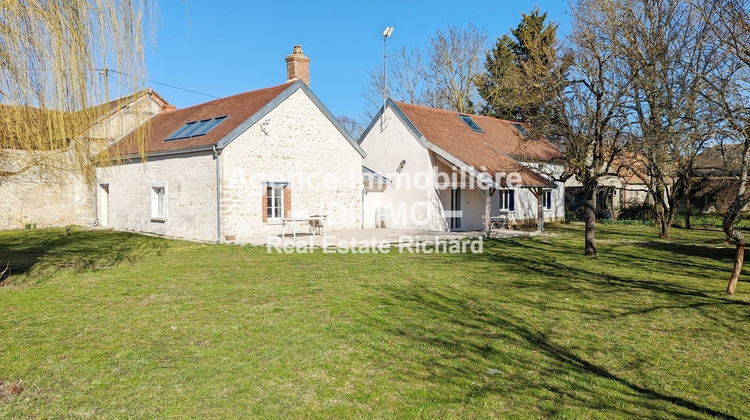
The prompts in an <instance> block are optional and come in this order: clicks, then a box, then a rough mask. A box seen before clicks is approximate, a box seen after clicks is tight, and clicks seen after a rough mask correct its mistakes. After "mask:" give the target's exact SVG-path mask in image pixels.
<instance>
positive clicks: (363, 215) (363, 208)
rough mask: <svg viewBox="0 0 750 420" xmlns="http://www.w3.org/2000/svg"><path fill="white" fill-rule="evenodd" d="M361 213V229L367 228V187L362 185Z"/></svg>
mask: <svg viewBox="0 0 750 420" xmlns="http://www.w3.org/2000/svg"><path fill="white" fill-rule="evenodd" d="M360 203H361V204H360V207H361V209H360V210H361V213H362V214H360V216H359V228H360V229H364V228H365V186H364V185H362V200H361V201H360Z"/></svg>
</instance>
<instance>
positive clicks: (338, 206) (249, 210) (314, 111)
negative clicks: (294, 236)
mask: <svg viewBox="0 0 750 420" xmlns="http://www.w3.org/2000/svg"><path fill="white" fill-rule="evenodd" d="M220 159H221V172H222V184H221V195H222V205H221V216H222V237H226V236H229V237H232V236H234V237H235V238H236V239H237V240H240V239H244V238H252V237H265V236H269V235H278V234H280V233H281V226H280V225H279V224H278V222H274V221H268V222H263V212H264V211H265V204H264V203H263V193H264V190H265V183H267V182H279V183H289V188H291V201H292V204H291V216H292V217H309V216H312V215H319V214H325V215H327V216H328V217H329V227H328V229H329V230H342V229H359V228H360V223H361V213H362V189H363V185H362V156H361V155H360V154H359V153H358V152H357V150H356V149H355V148H354V147H352V145H351V144H350V143H349V142H348V140H347V139H346V137H344V135H343V134H341V132H340V131H339V130H338V129H337V128H336V127H335V126H334V125H333V123H332V122H331V121H330V120H329V119H328V118H327V117H326V116H325V115H324V114H323V113H322V112H321V111H320V109H319V108H318V107H317V106H316V105H315V103H313V102H312V100H311V99H310V98H309V97H308V96H307V94H306V93H305V92H304V91H303V90H302V89H299V90H297V91H296V92H295V93H293V94H292V95H291V96H289V97H288V98H287V99H286V100H284V101H283V102H281V103H280V104H279V105H278V106H276V108H274V109H273V110H272V111H270V112H269V113H268V114H267V115H265V116H264V117H263V118H261V119H260V121H258V122H257V123H255V124H254V125H253V126H251V127H250V128H248V129H247V130H246V131H245V132H244V133H242V134H240V136H239V137H237V138H236V139H235V140H234V141H232V142H231V143H229V144H228V145H227V146H226V147H225V148H224V150H222V152H221V158H220ZM308 228H309V225H308V224H307V223H305V222H299V223H298V231H299V232H306V231H307V229H308ZM287 231H288V232H291V227H287Z"/></svg>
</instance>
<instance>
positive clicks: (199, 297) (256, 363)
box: [0, 225, 750, 418]
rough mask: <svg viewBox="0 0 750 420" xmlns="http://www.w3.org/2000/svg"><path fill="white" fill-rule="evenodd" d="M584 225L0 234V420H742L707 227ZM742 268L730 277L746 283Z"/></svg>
mask: <svg viewBox="0 0 750 420" xmlns="http://www.w3.org/2000/svg"><path fill="white" fill-rule="evenodd" d="M598 238H599V252H600V254H601V256H600V257H599V258H597V259H588V258H584V257H582V256H581V255H580V254H581V251H582V247H583V239H582V229H581V226H580V225H564V226H562V227H558V228H555V229H553V230H552V232H551V235H549V236H546V237H534V238H518V239H504V240H493V241H491V242H489V243H487V244H486V247H485V253H484V254H481V255H479V254H477V255H435V254H431V255H427V254H398V253H392V254H387V255H372V254H370V255H363V254H359V255H355V254H345V255H337V254H334V255H331V254H326V255H324V254H322V253H320V252H317V253H314V254H296V255H280V254H270V255H269V254H267V253H266V251H265V249H264V248H252V247H240V246H224V245H206V244H196V243H189V242H180V241H168V240H163V239H158V238H149V237H141V236H136V235H131V234H127V233H114V232H105V231H85V230H81V229H78V230H74V231H73V232H72V234H71V236H70V237H64V236H63V231H62V230H26V231H14V232H0V260H2V261H7V260H10V261H11V266H12V268H13V273H14V275H13V276H12V277H11V278H10V279H9V280H7V282H6V285H5V286H4V287H2V288H0V314H1V315H2V318H0V381H3V382H5V383H9V382H15V381H18V380H19V379H20V380H22V384H23V387H24V390H23V392H22V393H21V394H19V395H14V396H10V397H6V398H4V399H3V400H2V401H0V417H3V418H28V417H41V418H63V417H82V418H133V417H138V418H144V417H145V418H165V417H183V418H195V417H201V418H216V417H272V418H288V417H314V418H338V417H393V416H396V417H407V418H413V417H421V418H435V417H453V418H486V417H500V418H507V417H517V418H538V417H552V418H565V417H567V418H631V417H644V418H655V417H659V418H677V417H680V418H684V417H688V418H711V417H730V418H731V417H736V418H747V417H750V404H748V403H747V402H748V397H747V396H748V394H749V393H750V351H748V350H747V346H748V339H749V338H750V322H748V321H750V284H749V283H748V282H746V281H742V282H741V283H740V284H739V287H738V290H739V293H738V295H737V296H735V297H727V296H725V295H724V294H723V290H724V288H725V285H726V280H727V276H728V273H729V270H730V268H731V261H732V248H731V247H730V246H728V245H727V244H725V243H723V238H722V236H721V235H720V234H718V233H717V232H711V231H685V230H681V229H674V231H673V239H670V240H659V239H656V238H655V229H654V228H652V227H651V228H649V227H633V226H600V227H599V229H598ZM746 275H747V273H743V278H746Z"/></svg>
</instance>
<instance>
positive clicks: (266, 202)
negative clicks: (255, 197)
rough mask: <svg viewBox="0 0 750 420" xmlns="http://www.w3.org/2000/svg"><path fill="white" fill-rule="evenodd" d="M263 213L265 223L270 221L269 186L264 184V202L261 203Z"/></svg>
mask: <svg viewBox="0 0 750 420" xmlns="http://www.w3.org/2000/svg"><path fill="white" fill-rule="evenodd" d="M261 204H262V206H261V212H260V214H261V215H262V216H263V223H266V222H267V221H268V185H266V184H263V201H262V202H261Z"/></svg>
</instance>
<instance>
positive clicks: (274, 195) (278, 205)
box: [266, 184, 286, 219]
mask: <svg viewBox="0 0 750 420" xmlns="http://www.w3.org/2000/svg"><path fill="white" fill-rule="evenodd" d="M285 186H286V185H285V184H267V185H266V218H267V219H279V218H281V217H282V216H283V215H284V187H285Z"/></svg>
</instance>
